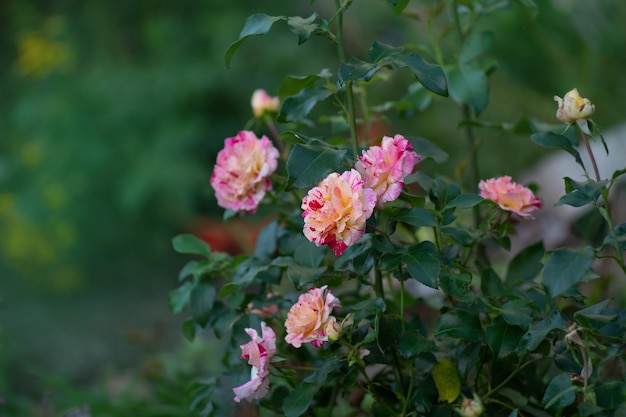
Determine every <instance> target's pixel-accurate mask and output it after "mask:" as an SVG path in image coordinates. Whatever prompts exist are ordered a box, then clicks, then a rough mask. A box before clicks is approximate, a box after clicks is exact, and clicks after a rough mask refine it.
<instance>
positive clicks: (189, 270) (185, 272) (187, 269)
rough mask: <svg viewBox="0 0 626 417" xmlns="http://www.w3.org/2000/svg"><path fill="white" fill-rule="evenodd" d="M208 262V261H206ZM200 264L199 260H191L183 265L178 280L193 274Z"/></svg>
mask: <svg viewBox="0 0 626 417" xmlns="http://www.w3.org/2000/svg"><path fill="white" fill-rule="evenodd" d="M205 263H206V261H205ZM197 266H198V261H189V262H187V263H186V264H185V266H183V267H182V269H181V270H180V272H179V273H178V280H179V281H182V280H184V279H185V278H187V277H188V276H190V275H192V274H193V273H194V271H195V269H196V267H197Z"/></svg>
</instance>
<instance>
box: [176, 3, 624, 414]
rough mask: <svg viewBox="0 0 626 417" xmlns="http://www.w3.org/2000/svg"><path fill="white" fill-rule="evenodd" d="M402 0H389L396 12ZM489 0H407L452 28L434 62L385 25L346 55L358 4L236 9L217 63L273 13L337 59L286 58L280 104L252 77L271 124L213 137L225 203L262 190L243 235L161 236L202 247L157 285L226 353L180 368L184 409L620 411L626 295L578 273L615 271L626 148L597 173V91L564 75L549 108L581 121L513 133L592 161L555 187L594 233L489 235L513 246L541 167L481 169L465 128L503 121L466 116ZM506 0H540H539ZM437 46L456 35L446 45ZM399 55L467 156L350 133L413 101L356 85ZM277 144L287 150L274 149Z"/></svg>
mask: <svg viewBox="0 0 626 417" xmlns="http://www.w3.org/2000/svg"><path fill="white" fill-rule="evenodd" d="M408 3H409V2H408V1H405V2H400V1H397V2H396V1H389V4H390V6H391V7H392V9H393V10H394V11H395V12H397V14H398V15H399V16H400V15H402V13H403V11H405V8H406V7H407V5H408ZM483 3H484V2H482V1H479V0H471V1H468V2H443V1H442V2H437V4H438V7H439V8H435V9H430V8H425V9H423V12H424V14H423V15H421V14H419V16H421V17H420V18H423V19H426V20H427V21H428V22H429V23H431V24H434V23H435V22H437V21H438V20H437V18H439V17H441V16H440V15H439V12H441V11H442V10H444V9H446V10H448V14H447V15H445V14H444V15H445V16H449V17H450V18H451V19H450V20H451V24H452V25H453V27H454V28H455V31H452V32H453V33H456V35H455V36H456V37H455V38H446V39H445V41H444V40H441V43H440V44H434V45H433V48H434V51H435V53H434V54H433V56H435V57H436V59H437V62H436V63H433V62H429V61H428V60H427V59H426V58H424V57H423V56H422V55H421V54H420V53H418V52H417V51H415V50H413V49H411V48H408V47H407V48H404V47H397V46H390V45H386V44H383V43H381V42H378V41H376V42H374V43H373V44H372V46H371V47H370V49H369V50H368V53H367V55H368V58H367V59H366V60H364V59H361V58H357V57H352V58H350V59H347V58H346V56H345V52H344V47H343V18H344V13H345V12H346V11H347V10H348V9H349V8H350V7H359V6H361V4H359V5H356V3H355V4H353V3H352V2H351V1H344V2H342V1H337V2H336V10H335V12H334V14H332V15H331V16H329V17H328V19H325V18H321V17H319V16H318V15H317V14H316V13H314V14H312V15H311V16H310V17H308V18H302V17H285V16H268V15H265V14H255V15H253V16H250V18H249V19H248V21H247V22H246V23H245V25H244V28H243V30H242V32H241V34H240V37H239V39H238V40H236V41H235V42H234V43H233V44H232V45H231V46H230V48H229V49H228V51H227V52H226V61H227V64H229V63H230V60H231V58H232V56H233V54H234V53H235V52H236V50H237V49H238V48H239V46H240V45H241V44H242V43H243V42H245V41H247V40H248V39H250V38H251V37H252V36H258V35H263V34H265V33H266V32H267V31H269V30H270V29H271V28H272V26H273V25H274V24H275V23H277V22H281V21H286V22H287V25H288V27H289V30H291V31H292V32H294V33H295V34H296V35H297V36H298V40H299V42H300V43H303V42H306V41H307V40H308V39H309V38H310V37H311V36H321V37H324V38H327V39H328V40H330V42H331V43H333V44H334V45H335V46H336V47H337V50H338V57H339V63H338V65H337V67H336V68H335V71H334V72H332V71H328V70H324V71H321V72H318V73H316V74H310V75H307V76H304V77H302V76H289V77H287V78H286V79H285V82H284V83H283V85H282V86H281V88H280V91H279V103H280V108H279V109H278V111H277V113H276V114H272V112H268V113H266V112H265V110H266V109H267V107H263V106H264V105H258V106H257V105H255V104H254V103H255V102H257V101H258V94H259V93H255V95H257V98H256V99H255V98H253V109H254V114H255V116H256V117H259V115H263V121H264V124H262V125H258V126H257V127H258V128H259V129H260V128H261V127H267V128H268V129H269V130H270V131H271V133H272V138H271V140H270V139H269V138H268V137H265V136H263V137H262V138H261V139H258V138H257V136H256V134H255V133H253V132H248V131H245V132H240V134H239V135H238V136H237V137H236V138H230V139H227V140H226V142H225V148H224V150H223V151H222V152H220V154H219V155H218V159H217V163H216V165H215V168H214V173H213V177H212V179H211V184H212V185H213V187H214V188H215V191H216V197H217V199H218V203H219V204H220V205H221V206H222V207H224V208H227V209H228V210H227V211H226V213H225V216H224V218H225V220H228V219H229V218H230V217H232V216H233V215H234V213H233V212H238V213H239V214H244V215H246V214H247V215H249V214H252V213H254V212H255V211H256V209H257V207H258V206H259V205H262V206H263V209H264V210H266V211H267V212H270V213H272V218H271V220H270V221H269V223H268V224H267V226H265V227H264V228H263V230H262V231H261V233H260V234H259V238H258V240H257V244H256V248H255V250H254V252H253V253H250V254H247V255H243V256H231V255H228V254H226V253H220V252H213V251H212V250H211V248H210V247H209V246H207V245H206V244H205V243H204V242H202V241H200V240H199V239H197V238H196V237H194V236H191V235H180V236H177V237H176V238H174V240H173V244H174V248H175V250H177V251H178V252H180V253H184V254H190V255H194V256H195V259H193V260H190V261H189V263H188V264H187V265H185V266H184V267H183V269H182V270H181V273H180V276H179V277H180V279H181V280H182V283H181V285H180V287H179V288H177V289H176V290H174V291H172V292H171V294H170V298H169V302H170V307H171V309H172V311H174V312H175V313H180V312H182V311H183V310H185V309H186V308H188V311H189V313H190V315H189V318H188V319H187V320H186V321H185V323H184V325H183V332H184V334H185V335H186V337H188V338H189V339H191V340H193V338H194V337H196V335H197V334H199V333H200V332H203V331H207V330H210V331H211V332H212V334H214V335H215V336H216V337H217V338H220V339H222V340H223V341H224V343H225V344H226V345H227V346H228V348H227V349H226V351H225V354H224V356H223V358H222V364H223V365H224V373H223V374H222V375H219V376H210V377H205V378H199V379H198V380H197V381H194V382H192V383H191V384H190V387H189V396H190V410H191V411H192V412H193V413H195V414H198V415H202V416H223V415H239V414H238V413H242V412H243V410H244V408H241V407H243V406H242V405H241V404H239V402H241V403H246V404H249V405H251V406H252V410H253V412H255V413H257V414H255V415H263V416H271V415H280V416H287V417H298V416H302V415H308V416H320V415H325V416H452V415H454V414H460V415H462V416H465V417H469V416H473V417H476V416H479V415H486V416H495V417H499V416H506V417H515V416H537V417H543V416H546V415H568V416H581V417H582V416H591V415H594V416H598V417H600V416H609V415H624V413H626V405H624V404H625V401H624V399H625V398H626V380H625V379H624V378H625V375H624V374H625V372H624V363H625V362H624V359H625V350H624V342H625V340H624V334H625V328H626V310H624V308H623V306H621V305H620V304H619V302H616V301H614V300H612V299H611V295H610V294H602V295H601V296H600V295H598V294H599V293H601V292H600V291H595V290H594V291H588V290H587V291H586V290H584V287H583V284H584V285H585V286H586V288H589V286H590V285H594V283H598V282H601V281H599V278H600V277H599V276H598V275H597V274H596V273H595V271H594V268H593V266H594V262H596V261H597V260H598V259H600V258H603V259H608V260H610V261H611V262H613V264H614V265H615V266H616V267H617V271H618V272H617V274H622V277H623V276H624V275H623V274H626V266H625V264H624V257H623V252H624V250H625V249H626V244H625V241H626V225H624V224H617V225H616V224H614V223H613V216H612V213H611V206H610V204H609V193H610V191H611V190H612V189H614V185H615V184H616V183H617V180H618V178H619V177H620V176H621V175H622V174H624V173H625V172H626V168H625V169H624V170H621V171H617V172H616V173H615V174H614V175H613V176H612V177H611V178H607V179H602V178H600V177H599V175H598V170H597V167H596V166H595V162H594V158H593V154H592V153H591V150H590V148H589V146H587V145H588V143H589V140H591V139H592V138H593V136H594V135H596V133H597V132H596V127H595V125H594V124H593V123H592V122H591V121H590V120H589V117H590V116H591V115H592V114H593V113H594V111H595V107H594V106H593V105H592V104H591V102H590V101H589V100H587V99H582V98H581V97H580V96H579V95H578V93H577V90H576V89H574V90H572V91H570V93H568V94H566V96H565V97H564V99H560V98H557V102H558V103H557V105H558V109H557V118H556V120H552V122H555V121H560V122H565V123H567V124H568V127H569V125H573V122H574V121H576V122H577V123H576V126H577V127H578V129H568V130H567V131H566V132H562V133H559V132H558V130H559V129H562V125H560V126H559V125H558V124H557V123H552V124H548V126H550V127H552V129H551V130H545V129H544V130H542V129H540V126H545V125H544V124H536V125H535V124H534V123H532V122H531V121H526V124H527V125H529V126H530V127H531V129H529V130H528V131H527V132H526V134H527V135H528V136H530V139H531V140H532V141H533V142H534V143H536V144H538V145H541V146H545V147H550V148H560V149H562V150H565V151H567V152H568V153H569V154H570V155H572V156H573V157H574V158H575V159H576V161H577V162H578V163H579V164H580V165H581V169H582V173H583V175H584V177H585V179H584V180H583V181H576V180H574V179H571V178H567V177H566V178H565V192H566V193H565V195H563V197H561V199H560V200H559V202H558V204H568V205H571V206H575V207H580V206H584V205H590V206H592V207H593V208H594V209H595V210H596V211H597V212H598V213H599V214H600V216H601V218H602V219H603V221H604V223H605V225H604V227H605V229H606V235H605V237H604V240H603V241H601V242H600V243H595V244H592V243H590V242H586V243H585V244H583V245H581V246H578V247H562V248H556V249H550V250H547V249H546V248H545V247H544V245H543V243H542V242H541V241H539V242H536V243H533V244H531V245H529V246H528V247H524V248H521V249H519V250H518V251H517V252H516V253H512V254H509V255H508V256H501V255H500V254H501V253H502V252H503V251H504V252H506V251H510V250H511V240H510V237H511V235H513V234H515V232H516V228H524V227H526V225H528V224H530V222H533V221H534V220H533V216H534V215H535V214H536V213H538V212H539V210H540V208H541V202H540V201H539V200H538V199H537V198H536V197H535V195H534V192H533V188H532V187H535V186H536V187H541V184H535V185H532V187H531V186H529V187H527V186H523V185H521V184H517V183H515V182H513V181H512V178H511V177H510V176H508V175H506V174H507V173H503V175H502V176H500V177H497V178H490V179H482V180H481V179H480V178H479V177H478V175H477V174H478V173H479V172H480V171H479V167H478V163H477V155H476V154H477V151H478V148H479V143H478V142H477V141H476V135H475V129H476V128H478V127H481V128H494V129H505V127H506V126H510V125H511V124H510V123H502V124H497V123H493V122H488V121H483V120H481V119H480V118H479V115H480V114H481V112H482V110H483V109H484V107H485V106H486V103H487V99H488V94H487V91H488V84H487V75H488V73H489V72H490V71H491V68H490V66H489V65H487V64H485V63H484V62H483V61H482V60H481V58H482V55H483V53H484V52H485V50H486V49H487V46H488V45H487V44H488V41H489V39H490V36H485V35H483V32H476V31H475V29H474V25H473V24H474V23H475V22H476V21H477V20H478V18H479V17H488V16H489V14H490V13H491V12H492V11H493V9H490V8H485V7H483V6H484V5H483ZM503 3H505V4H508V3H509V2H503ZM518 3H519V4H521V5H522V6H524V7H525V8H527V9H528V10H531V11H534V10H535V8H536V6H535V4H534V2H533V1H532V0H531V1H528V0H525V1H519V2H518ZM408 15H409V16H414V15H413V14H411V13H408ZM470 17H471V18H470ZM449 32H450V31H443V33H449ZM450 36H452V35H450ZM433 39H434V38H433ZM433 39H431V41H432V40H433ZM444 46H446V47H447V46H451V47H452V48H453V50H452V51H449V53H446V54H444V52H443V50H442V48H444ZM397 70H408V71H410V73H411V74H412V75H413V76H414V77H415V82H414V84H412V85H411V86H410V90H411V91H419V92H420V94H421V95H423V96H424V97H428V100H427V101H425V102H430V101H432V100H434V99H438V100H445V99H447V98H446V97H450V99H451V100H454V101H455V102H456V103H458V104H459V106H460V108H461V110H462V114H463V117H464V120H463V121H462V123H461V127H462V128H463V131H464V132H465V134H466V138H467V142H468V145H469V149H471V150H472V151H471V152H470V155H469V162H468V168H469V169H467V170H459V171H458V172H459V175H458V176H457V178H455V179H453V177H452V176H436V175H432V174H431V172H429V171H427V170H425V169H420V171H418V172H414V169H415V165H416V164H417V163H419V162H422V161H423V160H427V159H431V160H432V161H434V162H439V161H441V160H442V159H445V155H446V154H445V152H444V151H443V150H442V149H440V148H439V147H438V146H437V145H436V144H435V143H433V142H430V141H427V140H425V139H422V138H418V137H414V136H411V135H406V136H405V135H404V134H403V135H399V134H396V135H394V136H383V137H382V138H381V139H380V141H379V142H377V143H376V144H374V145H371V146H369V142H368V140H369V138H368V137H366V138H360V137H359V135H358V132H361V131H369V128H368V126H367V124H369V123H372V119H373V118H374V116H375V117H377V118H380V119H384V118H385V115H384V113H385V112H389V113H390V114H392V113H393V112H394V111H395V110H396V109H397V108H402V109H406V106H409V105H411V104H407V102H406V101H403V102H402V106H398V107H394V106H393V105H389V104H388V103H384V104H380V103H369V102H368V97H369V96H368V95H367V90H368V89H369V88H373V86H376V85H378V84H379V83H384V82H386V81H388V80H389V79H391V78H393V76H394V74H395V73H396V72H395V71H397ZM378 74H380V75H381V76H377V75H378ZM383 74H384V76H383ZM546 97H550V95H549V94H548V93H546ZM399 100H400V98H398V101H399ZM321 102H327V103H325V104H329V103H335V104H337V109H336V112H339V114H340V116H339V119H340V120H336V119H337V116H336V115H334V116H325V117H321V116H320V117H319V118H318V119H317V121H319V122H320V123H322V122H323V121H328V120H333V121H334V125H333V129H332V131H330V132H329V133H328V136H324V135H318V134H317V133H316V134H315V135H318V136H312V133H310V132H311V131H312V130H310V128H311V127H313V126H314V125H315V122H314V121H312V120H311V118H312V117H313V116H312V115H313V114H314V113H313V110H314V107H316V105H317V104H318V103H321ZM413 103H415V101H413ZM420 103H422V102H420ZM415 105H416V106H421V105H422V104H415ZM272 106H273V104H272ZM257 109H260V110H257ZM420 109H421V107H420ZM269 110H271V111H273V110H274V108H273V107H272V108H270V109H269ZM416 111H417V110H416ZM420 111H421V110H420ZM389 119H391V117H389ZM362 124H365V125H366V126H364V127H363V126H359V125H362ZM516 125H519V124H516ZM342 129H343V130H342ZM574 130H576V131H577V132H578V133H579V134H580V137H579V138H577V137H575V136H573V133H574V132H573V131H574ZM318 132H319V131H318ZM338 132H340V133H338ZM566 134H568V135H569V136H567V135H566ZM366 136H367V135H366ZM598 136H599V135H598ZM579 143H582V144H583V145H584V148H583V149H584V150H585V151H586V152H588V153H589V158H590V160H591V161H592V163H593V165H594V173H595V174H596V177H595V179H592V178H590V177H589V175H588V173H587V168H586V167H585V165H584V164H583V161H582V158H581V155H580V153H579V152H580V151H579V148H578V146H577V145H578V144H579ZM366 146H368V147H366ZM277 148H279V149H281V151H280V156H281V157H283V158H284V161H283V162H284V164H283V163H281V164H278V163H277V162H276V161H277V159H278V158H279V152H278V151H277ZM511 214H515V215H516V216H511ZM616 277H619V275H616ZM606 279H610V277H606ZM259 328H260V329H261V333H262V335H261V336H259V335H258V331H257V330H256V329H259ZM246 334H247V336H248V338H250V339H251V340H249V341H248V340H247V338H246ZM244 342H247V343H244ZM237 346H239V347H240V348H241V352H242V354H241V355H239V353H238V349H236V347H237ZM242 359H243V360H242ZM207 360H209V359H207ZM245 360H247V363H246V361H245ZM250 365H251V366H252V369H251V370H250V368H249V366H250ZM233 393H234V400H235V401H233V400H232V399H233V395H232V394H233ZM244 399H245V400H246V401H242V400H244ZM237 404H239V405H237ZM245 410H247V411H248V412H249V411H250V408H246V409H245ZM254 410H256V411H254Z"/></svg>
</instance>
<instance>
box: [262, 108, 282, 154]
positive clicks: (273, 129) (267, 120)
mask: <svg viewBox="0 0 626 417" xmlns="http://www.w3.org/2000/svg"><path fill="white" fill-rule="evenodd" d="M265 124H267V128H268V129H269V130H270V132H271V133H272V136H273V137H274V139H275V140H274V142H275V143H276V145H277V146H278V149H279V150H280V153H281V154H283V155H284V154H285V145H284V144H283V142H282V141H281V140H280V133H279V132H278V129H276V125H275V124H274V121H273V120H272V118H271V117H270V116H268V115H266V116H265Z"/></svg>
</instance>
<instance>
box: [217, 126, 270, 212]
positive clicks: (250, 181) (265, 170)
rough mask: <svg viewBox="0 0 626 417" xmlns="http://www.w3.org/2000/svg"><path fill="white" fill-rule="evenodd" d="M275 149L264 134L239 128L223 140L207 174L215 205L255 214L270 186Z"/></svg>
mask: <svg viewBox="0 0 626 417" xmlns="http://www.w3.org/2000/svg"><path fill="white" fill-rule="evenodd" d="M277 160H278V150H277V149H276V148H275V147H274V145H272V142H270V140H269V139H268V138H267V137H266V136H262V137H261V139H259V138H257V137H256V135H255V134H254V132H250V131H246V130H243V131H241V132H239V133H238V134H237V136H235V137H233V138H228V139H226V140H225V141H224V149H222V150H221V151H220V152H219V153H218V155H217V163H216V164H215V168H214V170H213V175H212V176H211V186H212V187H213V189H214V190H215V196H216V197H217V204H219V205H220V206H221V207H223V208H226V209H231V210H234V211H241V212H246V213H255V212H256V209H257V207H258V205H259V203H260V202H261V200H263V197H265V193H266V191H267V190H270V189H271V188H272V184H271V182H270V180H269V178H268V177H269V176H270V175H272V174H273V173H274V171H276V166H277Z"/></svg>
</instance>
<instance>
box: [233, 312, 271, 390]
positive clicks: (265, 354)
mask: <svg viewBox="0 0 626 417" xmlns="http://www.w3.org/2000/svg"><path fill="white" fill-rule="evenodd" d="M246 333H248V335H249V336H250V338H251V339H252V340H251V341H249V342H248V343H246V344H245V345H241V346H240V347H241V357H242V359H248V363H249V364H250V365H252V370H251V371H250V381H248V382H246V383H245V384H243V385H241V386H239V387H236V388H233V392H234V393H235V402H239V401H241V400H242V399H247V400H253V399H259V398H263V397H264V396H265V395H267V393H268V392H269V390H270V382H269V378H268V377H269V366H270V360H271V359H272V357H273V356H274V354H275V353H276V334H275V333H274V330H272V328H271V327H269V326H268V325H266V324H265V323H264V322H261V333H262V337H259V335H258V333H257V331H256V330H254V329H250V328H247V329H246Z"/></svg>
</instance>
